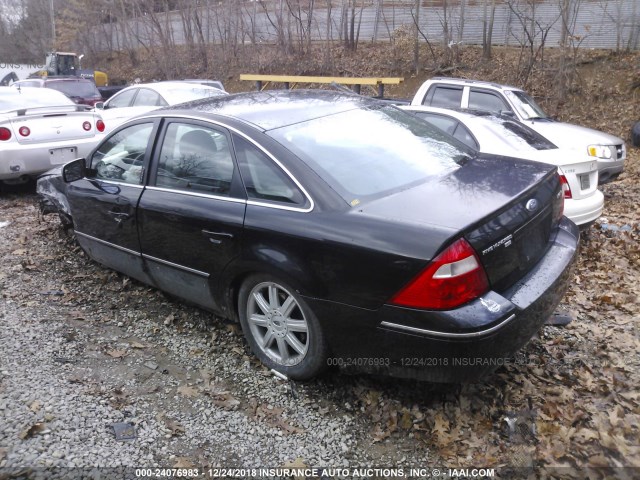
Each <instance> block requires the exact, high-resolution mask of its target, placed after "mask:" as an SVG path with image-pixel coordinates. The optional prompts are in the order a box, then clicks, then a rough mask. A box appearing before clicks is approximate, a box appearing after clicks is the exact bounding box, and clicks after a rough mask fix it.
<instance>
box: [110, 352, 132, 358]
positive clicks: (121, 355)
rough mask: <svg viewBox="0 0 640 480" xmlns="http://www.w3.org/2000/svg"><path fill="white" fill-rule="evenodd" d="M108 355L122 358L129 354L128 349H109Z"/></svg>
mask: <svg viewBox="0 0 640 480" xmlns="http://www.w3.org/2000/svg"><path fill="white" fill-rule="evenodd" d="M107 355H109V356H110V357H113V358H122V357H125V356H126V355H127V351H126V350H107Z"/></svg>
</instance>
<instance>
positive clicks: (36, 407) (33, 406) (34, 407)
mask: <svg viewBox="0 0 640 480" xmlns="http://www.w3.org/2000/svg"><path fill="white" fill-rule="evenodd" d="M41 408H42V404H41V403H40V402H39V401H38V400H34V401H33V402H31V405H29V410H31V411H32V412H33V413H38V412H39V411H40V409H41Z"/></svg>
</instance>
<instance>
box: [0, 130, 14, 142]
mask: <svg viewBox="0 0 640 480" xmlns="http://www.w3.org/2000/svg"><path fill="white" fill-rule="evenodd" d="M10 139H11V130H9V129H8V128H5V127H0V140H1V141H3V142H4V141H6V140H10Z"/></svg>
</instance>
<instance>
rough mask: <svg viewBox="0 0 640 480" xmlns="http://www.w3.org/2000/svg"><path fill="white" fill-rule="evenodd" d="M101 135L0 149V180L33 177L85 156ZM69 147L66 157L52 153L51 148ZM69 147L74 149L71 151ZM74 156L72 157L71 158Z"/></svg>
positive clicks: (14, 145)
mask: <svg viewBox="0 0 640 480" xmlns="http://www.w3.org/2000/svg"><path fill="white" fill-rule="evenodd" d="M102 138H103V136H102V135H99V136H96V137H93V138H83V139H78V140H65V141H61V142H49V143H47V144H46V145H43V144H39V145H24V144H22V145H16V144H11V146H10V147H8V148H3V149H2V150H0V180H9V181H10V180H14V179H19V178H21V177H25V176H28V177H35V176H37V175H39V174H41V173H43V172H46V171H47V170H50V169H52V168H55V167H57V166H59V165H62V164H64V163H67V162H68V161H71V160H74V159H76V158H81V157H86V156H87V155H89V153H90V152H91V150H92V149H93V148H94V147H95V146H96V145H97V143H98V142H99V141H100V140H101V139H102ZM63 148H64V149H69V152H68V154H67V157H68V158H66V157H65V158H64V159H61V157H60V156H59V155H54V154H52V151H53V150H57V149H63ZM71 148H73V149H74V150H73V151H71ZM71 157H74V158H71Z"/></svg>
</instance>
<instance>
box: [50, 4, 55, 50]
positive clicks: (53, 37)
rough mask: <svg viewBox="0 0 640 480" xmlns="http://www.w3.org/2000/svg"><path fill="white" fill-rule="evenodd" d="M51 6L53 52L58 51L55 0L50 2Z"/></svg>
mask: <svg viewBox="0 0 640 480" xmlns="http://www.w3.org/2000/svg"><path fill="white" fill-rule="evenodd" d="M49 6H50V8H51V51H54V50H55V49H56V19H55V15H54V14H53V12H54V10H53V0H50V1H49Z"/></svg>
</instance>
